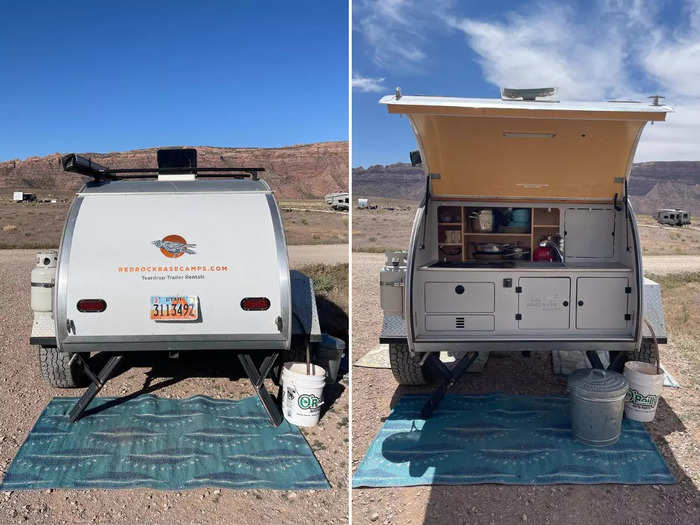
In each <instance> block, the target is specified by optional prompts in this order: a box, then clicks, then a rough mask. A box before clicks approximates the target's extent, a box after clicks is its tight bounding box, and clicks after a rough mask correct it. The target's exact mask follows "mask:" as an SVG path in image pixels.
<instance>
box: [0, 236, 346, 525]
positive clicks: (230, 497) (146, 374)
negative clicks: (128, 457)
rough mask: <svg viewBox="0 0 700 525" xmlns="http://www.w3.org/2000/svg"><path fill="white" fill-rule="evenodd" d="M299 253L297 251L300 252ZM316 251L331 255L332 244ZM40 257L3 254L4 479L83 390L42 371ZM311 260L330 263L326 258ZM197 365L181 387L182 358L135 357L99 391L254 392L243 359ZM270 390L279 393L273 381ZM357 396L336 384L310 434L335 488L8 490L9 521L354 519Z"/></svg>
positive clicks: (4, 517) (5, 513)
mask: <svg viewBox="0 0 700 525" xmlns="http://www.w3.org/2000/svg"><path fill="white" fill-rule="evenodd" d="M295 248H296V247H290V253H291V254H292V255H294V251H295ZM316 248H317V249H320V253H322V254H325V253H326V252H325V251H324V250H326V249H327V247H326V246H322V247H321V246H319V247H316ZM346 250H347V247H346ZM317 253H318V252H317ZM346 253H347V252H346ZM34 254H35V250H0V297H2V298H3V301H4V304H3V307H2V308H1V309H0V325H1V326H3V327H4V329H3V331H2V335H1V336H0V392H2V403H0V470H2V474H3V475H4V473H5V471H6V470H7V468H8V467H9V465H10V462H11V461H12V458H13V457H14V456H15V454H16V453H17V450H18V449H19V446H20V445H21V444H22V443H23V442H24V440H25V438H26V437H27V434H28V433H29V430H30V429H31V427H32V426H33V425H34V422H35V421H36V419H37V418H38V416H39V414H40V413H41V411H42V410H43V408H44V407H45V406H46V404H47V403H48V402H49V400H50V399H51V398H52V397H54V396H77V395H80V394H81V393H82V391H81V390H74V389H52V388H51V387H49V386H47V385H46V384H45V383H44V382H43V381H42V379H41V377H40V375H39V363H38V357H37V353H38V351H37V349H36V348H35V347H30V346H29V334H30V331H31V323H32V315H31V310H30V308H29V272H30V270H31V268H32V266H33V265H34ZM322 258H323V257H321V259H322ZM300 260H303V259H300V258H296V259H295V258H294V257H292V261H293V265H294V266H300V265H301V264H303V263H300V262H299V261H300ZM312 262H323V261H322V260H321V261H319V259H318V258H317V259H316V260H314V261H312ZM193 361H194V362H193V363H192V367H191V368H190V367H188V369H187V370H185V373H186V377H177V379H176V380H174V381H173V379H172V378H173V377H176V376H180V375H181V374H182V373H183V369H182V367H178V361H173V360H169V359H168V358H167V357H165V356H163V355H162V354H151V353H148V354H141V355H139V356H134V355H132V356H130V360H129V364H130V365H131V366H130V367H129V368H127V369H126V370H125V371H123V372H122V373H121V374H120V375H119V376H117V377H115V378H114V379H112V380H111V381H110V382H108V383H107V385H106V386H105V388H104V389H103V390H102V392H101V394H100V395H102V396H122V395H126V394H129V393H133V392H137V391H139V390H140V389H141V388H143V387H144V386H145V385H148V384H150V385H151V386H152V387H155V389H154V390H153V394H155V395H157V396H162V397H169V398H185V397H190V396H192V395H196V394H204V395H208V396H211V397H215V398H216V397H218V398H234V399H239V398H241V397H245V396H252V395H255V393H254V391H253V388H252V387H251V386H250V383H249V382H248V380H247V379H246V378H244V377H243V372H242V370H241V369H240V366H239V365H238V360H234V359H230V358H229V357H227V356H226V355H225V354H224V353H216V352H214V353H207V354H201V359H200V358H199V354H198V358H197V359H196V360H193ZM161 384H163V385H164V386H163V385H161ZM159 385H161V386H162V388H160V387H159ZM268 387H269V388H271V389H272V385H271V384H270V385H268ZM272 391H273V392H276V389H275V390H272ZM348 391H349V389H348V388H347V384H345V385H344V386H341V387H339V388H335V389H334V392H335V395H337V396H338V397H337V399H335V401H334V402H333V405H332V407H331V408H330V410H329V411H328V412H326V414H325V415H324V417H323V418H322V420H321V422H320V424H319V426H318V427H315V428H313V429H309V430H303V433H304V435H305V436H306V439H307V441H308V442H309V444H310V445H311V447H312V448H313V450H314V453H315V454H316V457H317V458H318V460H319V461H320V463H321V466H322V467H323V470H324V471H325V473H326V476H327V477H328V480H329V482H330V484H331V486H332V487H333V488H332V490H325V491H320V490H317V491H298V492H285V491H267V490H244V491H234V490H228V489H223V488H215V489H214V488H211V489H193V490H183V491H156V490H152V489H130V490H47V491H43V490H42V491H24V492H20V491H10V492H4V493H0V523H2V524H3V525H4V524H6V523H8V524H9V523H120V524H122V523H123V524H133V523H150V524H161V523H162V524H172V523H181V524H200V523H201V524H204V523H215V522H216V523H258V522H259V523H347V441H348V423H347V421H348ZM334 397H335V396H334Z"/></svg>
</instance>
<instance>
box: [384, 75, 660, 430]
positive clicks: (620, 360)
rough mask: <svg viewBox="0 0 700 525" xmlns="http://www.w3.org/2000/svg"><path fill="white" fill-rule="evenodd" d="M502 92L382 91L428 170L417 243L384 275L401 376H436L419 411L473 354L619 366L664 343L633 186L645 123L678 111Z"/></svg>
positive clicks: (415, 380)
mask: <svg viewBox="0 0 700 525" xmlns="http://www.w3.org/2000/svg"><path fill="white" fill-rule="evenodd" d="M501 94H502V96H501V98H500V99H468V98H449V97H429V96H402V95H401V93H400V91H399V90H397V92H396V95H392V96H386V97H384V98H382V99H381V100H380V103H381V104H385V105H386V106H387V108H388V111H389V113H391V114H400V115H406V116H407V117H408V119H409V121H410V123H411V126H412V128H413V131H414V134H415V137H416V142H417V145H418V151H415V152H412V154H411V160H412V164H414V165H422V167H423V169H424V173H425V177H426V178H425V184H426V189H425V194H424V197H423V200H422V202H421V203H420V204H419V206H418V209H417V211H416V216H415V220H414V223H413V229H412V232H411V237H410V243H409V246H408V251H407V252H391V253H387V261H386V266H385V267H384V269H383V270H382V272H381V275H380V284H381V286H380V288H381V304H382V308H383V310H384V321H383V326H382V333H381V336H380V342H381V343H383V344H389V351H390V358H391V367H392V371H393V374H394V377H395V378H396V380H397V381H398V382H399V383H400V384H408V385H411V384H412V385H415V384H424V383H426V382H427V377H428V375H431V376H434V377H437V378H439V380H440V382H439V384H438V386H437V388H436V390H435V392H434V394H433V396H432V397H431V399H430V400H429V401H428V402H427V403H426V405H425V407H424V409H423V416H424V417H429V416H430V415H431V413H432V411H433V410H434V408H435V407H436V406H437V404H438V403H439V402H440V400H441V399H442V398H443V396H444V394H445V392H446V390H447V388H448V387H449V386H451V385H452V384H454V382H455V381H457V379H458V378H459V377H460V376H461V375H462V374H463V373H464V372H465V371H466V370H467V369H468V368H469V366H470V365H471V364H472V363H473V362H474V361H475V359H476V358H477V356H478V352H479V351H515V350H517V351H556V352H560V353H562V355H565V354H566V353H567V352H568V353H570V352H572V351H578V352H580V351H585V352H586V355H587V356H588V358H589V360H590V362H591V364H592V365H593V366H594V367H595V368H605V367H604V366H603V363H602V362H601V359H600V357H599V355H598V351H605V350H607V351H610V352H611V353H610V360H611V362H610V364H609V367H608V368H610V369H619V368H621V367H622V365H623V364H624V361H625V360H626V359H627V358H628V357H629V356H630V355H631V354H635V353H636V354H637V358H638V359H639V356H640V355H642V358H644V357H645V356H644V355H643V354H645V353H649V352H650V351H651V347H652V345H653V344H654V342H653V341H654V336H655V337H656V340H657V342H660V343H665V342H666V338H665V327H664V322H663V308H662V305H661V301H660V292H659V287H658V285H657V284H656V283H653V282H652V281H649V280H648V279H645V278H644V276H643V271H642V251H641V246H640V240H639V233H638V228H637V222H636V218H635V214H634V210H633V209H632V206H631V204H630V201H629V197H628V191H627V186H628V180H629V176H630V171H631V166H632V161H633V159H634V154H635V150H636V147H637V143H638V141H639V138H640V136H641V133H642V130H643V128H644V125H645V124H646V123H647V122H652V123H653V122H654V121H663V120H665V116H666V113H667V112H669V111H672V110H671V108H670V107H668V106H664V105H661V104H659V100H658V97H655V98H654V99H653V101H652V103H651V104H642V103H633V102H602V103H588V102H560V101H558V100H556V98H555V97H556V90H555V89H554V88H548V89H543V90H509V89H503V90H502V93H501ZM645 321H648V322H649V325H650V326H651V328H649V327H648V326H647V324H646V322H645ZM441 351H449V352H451V353H453V354H455V355H456V356H458V357H457V362H456V363H455V365H454V367H453V368H451V369H450V368H448V367H447V366H446V365H445V364H443V363H442V362H441V361H440V359H439V352H441ZM647 357H648V356H647Z"/></svg>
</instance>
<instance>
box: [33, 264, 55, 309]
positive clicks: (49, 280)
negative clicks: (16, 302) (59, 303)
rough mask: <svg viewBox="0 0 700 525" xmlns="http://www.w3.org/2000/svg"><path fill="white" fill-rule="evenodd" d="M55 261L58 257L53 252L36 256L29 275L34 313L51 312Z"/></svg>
mask: <svg viewBox="0 0 700 525" xmlns="http://www.w3.org/2000/svg"><path fill="white" fill-rule="evenodd" d="M57 261H58V255H57V253H56V252H55V251H47V252H42V253H38V254H37V255H36V266H35V267H34V269H33V270H32V274H31V284H32V292H31V305H32V310H33V311H35V312H51V311H52V310H53V287H54V284H55V283H56V263H57Z"/></svg>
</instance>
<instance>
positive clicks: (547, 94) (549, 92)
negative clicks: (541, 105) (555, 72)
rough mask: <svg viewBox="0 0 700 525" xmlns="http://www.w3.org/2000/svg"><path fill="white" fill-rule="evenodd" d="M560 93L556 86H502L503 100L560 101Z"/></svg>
mask: <svg viewBox="0 0 700 525" xmlns="http://www.w3.org/2000/svg"><path fill="white" fill-rule="evenodd" d="M558 94H559V89H558V88H554V87H552V88H531V89H511V88H501V98H502V99H503V100H525V101H538V100H539V101H542V102H559V99H558V98H557V96H558Z"/></svg>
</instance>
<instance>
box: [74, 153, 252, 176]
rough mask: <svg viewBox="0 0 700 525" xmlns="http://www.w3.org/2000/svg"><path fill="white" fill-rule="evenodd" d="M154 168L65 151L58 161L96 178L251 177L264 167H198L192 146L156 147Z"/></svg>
mask: <svg viewBox="0 0 700 525" xmlns="http://www.w3.org/2000/svg"><path fill="white" fill-rule="evenodd" d="M157 158H158V167H157V168H125V169H112V168H107V167H105V166H103V165H101V164H98V163H97V162H94V161H93V160H91V159H89V158H88V157H83V156H82V155H78V154H77V153H70V154H68V155H64V156H63V158H62V159H61V164H62V165H63V169H64V170H65V171H70V172H72V173H80V174H81V175H87V176H88V177H92V178H93V179H95V180H96V181H103V180H116V179H151V178H154V177H157V176H158V175H160V174H190V173H194V174H195V175H197V174H201V175H202V176H204V177H233V178H244V177H250V178H251V179H253V180H258V173H260V172H261V171H265V168H241V167H226V168H200V167H197V150H196V149H194V148H168V149H159V150H158V153H157Z"/></svg>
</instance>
